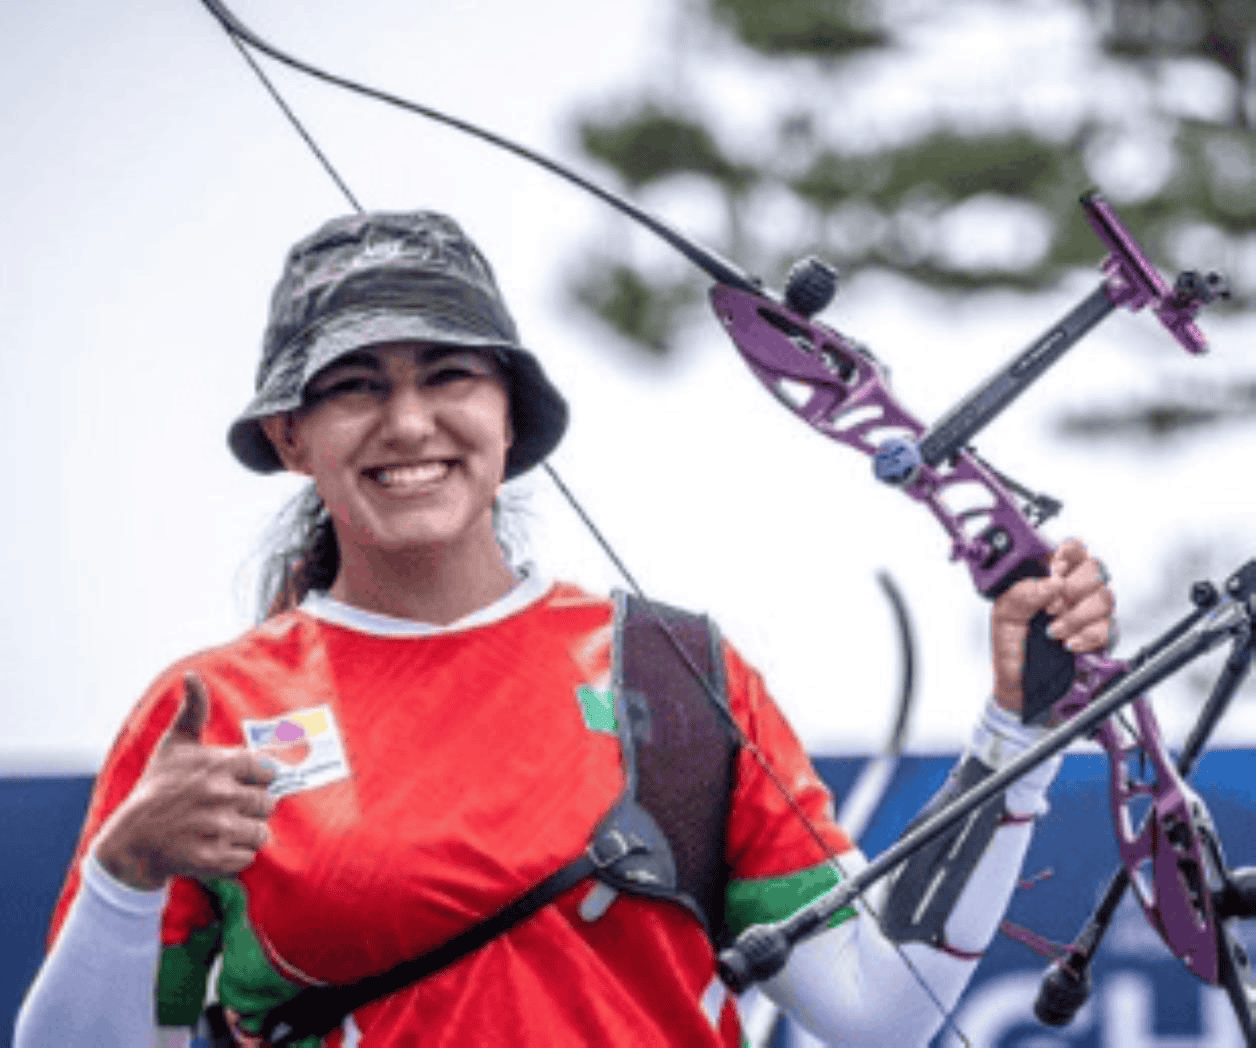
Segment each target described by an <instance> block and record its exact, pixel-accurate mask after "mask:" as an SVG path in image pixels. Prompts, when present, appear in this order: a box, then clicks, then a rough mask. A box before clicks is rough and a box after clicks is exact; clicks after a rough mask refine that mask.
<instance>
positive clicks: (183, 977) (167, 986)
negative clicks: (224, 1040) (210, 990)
mask: <svg viewBox="0 0 1256 1048" xmlns="http://www.w3.org/2000/svg"><path fill="white" fill-rule="evenodd" d="M221 932H222V928H221V927H220V926H219V925H218V924H217V923H214V924H211V925H209V926H208V927H206V928H197V929H196V931H194V932H192V934H191V935H189V936H188V940H187V942H185V943H183V945H181V946H167V947H165V949H163V950H162V951H161V967H160V968H159V969H158V971H157V1025H158V1026H195V1025H196V1020H197V1019H198V1018H199V1017H200V1014H201V1009H202V1008H204V1007H205V985H206V983H208V982H209V969H210V968H211V967H212V966H213V963H214V954H216V953H217V952H218V942H219V939H218V937H219V934H220V933H221Z"/></svg>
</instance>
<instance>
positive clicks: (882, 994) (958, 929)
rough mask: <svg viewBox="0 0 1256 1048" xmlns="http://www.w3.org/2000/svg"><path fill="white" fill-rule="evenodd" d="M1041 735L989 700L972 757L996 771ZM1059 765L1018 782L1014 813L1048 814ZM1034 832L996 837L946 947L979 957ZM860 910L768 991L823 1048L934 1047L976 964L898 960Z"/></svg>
mask: <svg viewBox="0 0 1256 1048" xmlns="http://www.w3.org/2000/svg"><path fill="white" fill-rule="evenodd" d="M1042 733H1043V729H1034V728H1025V727H1023V726H1022V725H1021V724H1020V722H1019V720H1018V719H1017V718H1016V717H1015V716H1014V715H1012V714H1009V713H1007V712H1006V711H1004V710H1002V709H1000V708H999V707H997V706H996V705H995V704H994V703H993V702H992V703H991V704H990V705H989V706H988V707H987V709H986V710H985V712H984V714H983V716H982V719H981V722H980V723H979V724H978V726H977V729H976V731H975V732H974V733H973V741H972V744H971V745H970V747H969V753H970V754H972V755H974V756H977V757H978V758H980V759H981V760H982V761H983V762H984V763H985V764H987V766H989V767H992V768H994V769H995V770H997V769H998V768H999V767H1000V766H1002V765H1005V764H1007V763H1008V762H1009V761H1010V760H1011V759H1012V758H1013V757H1015V756H1017V755H1018V754H1019V753H1021V752H1023V751H1024V750H1025V749H1026V748H1027V747H1028V746H1030V745H1032V743H1033V742H1034V741H1036V739H1037V738H1039V737H1040V736H1041V735H1042ZM1060 760H1061V758H1059V757H1055V758H1053V759H1051V760H1050V761H1047V762H1046V763H1045V764H1044V765H1040V766H1039V767H1038V768H1036V769H1034V770H1033V771H1031V772H1029V773H1027V774H1026V775H1024V776H1023V777H1021V778H1020V779H1018V780H1017V781H1016V782H1015V783H1013V784H1012V785H1011V786H1010V787H1009V788H1008V790H1007V793H1006V799H1005V804H1006V807H1007V810H1008V811H1009V812H1010V813H1012V814H1013V815H1024V816H1036V815H1041V814H1044V813H1045V812H1046V810H1047V802H1046V791H1047V787H1048V786H1049V785H1050V784H1051V781H1052V779H1054V778H1055V774H1056V772H1057V771H1058V770H1059V765H1060ZM1032 828H1033V827H1032V823H1031V822H1029V821H1023V822H1009V823H1006V824H1004V825H1002V826H1000V827H999V828H998V829H997V830H996V831H995V834H994V838H993V839H992V840H991V842H990V844H989V846H988V847H987V848H986V850H985V853H984V854H983V855H982V857H981V859H980V861H979V862H978V863H977V865H976V867H974V869H973V872H972V874H971V876H970V877H969V879H968V882H967V884H966V885H965V886H964V890H963V891H962V892H961V893H960V896H959V899H958V900H957V901H956V904H955V909H954V910H952V911H951V914H950V916H949V917H948V918H947V921H946V924H945V927H944V931H945V936H946V942H947V943H948V945H950V946H952V947H954V948H955V949H957V950H960V951H963V952H964V953H967V954H978V953H980V952H981V951H982V950H984V949H985V948H986V946H987V945H988V944H989V942H990V940H991V939H992V938H993V937H994V933H995V931H996V930H997V929H998V926H999V922H1000V921H1001V920H1002V919H1003V913H1004V911H1005V910H1006V909H1007V904H1008V902H1009V900H1010V899H1011V896H1012V892H1013V891H1014V890H1015V887H1016V881H1017V879H1018V877H1019V875H1020V868H1021V863H1022V861H1023V860H1024V857H1025V852H1026V850H1027V849H1028V847H1029V841H1030V837H1031V835H1032ZM841 864H842V867H843V869H844V871H845V873H846V875H847V876H850V875H852V874H854V873H855V872H857V871H858V870H859V869H862V868H863V866H865V865H866V864H867V860H866V859H864V857H863V855H862V853H860V852H859V851H857V850H853V851H850V852H848V853H846V854H845V855H843V856H841ZM882 884H884V882H882ZM871 894H872V896H873V897H872V899H871V901H870V905H871V907H872V909H873V910H875V909H876V908H877V904H878V902H879V896H880V895H882V894H883V893H878V892H877V891H876V890H875V889H874V890H873V892H872V893H871ZM856 909H857V911H858V916H857V917H855V918H854V919H853V920H849V921H846V922H845V923H844V924H841V925H839V926H838V927H836V928H833V929H830V930H829V931H826V932H822V933H821V934H820V935H817V936H815V937H814V938H812V939H810V940H808V941H806V942H804V943H801V944H800V945H798V946H796V947H795V948H794V951H793V953H792V954H791V955H790V959H789V962H788V963H787V964H786V965H785V967H784V968H783V969H782V970H781V972H780V974H778V975H777V976H775V977H774V978H773V979H771V980H769V981H768V982H766V983H764V985H763V991H764V993H766V994H767V995H768V996H769V997H770V998H771V999H772V1000H773V1001H774V1002H775V1003H776V1004H777V1005H778V1006H779V1007H780V1008H782V1009H783V1010H784V1011H786V1012H788V1013H789V1014H790V1015H791V1016H792V1017H793V1018H794V1019H796V1020H797V1021H798V1022H799V1023H801V1024H802V1025H803V1026H804V1027H805V1028H806V1029H807V1030H809V1031H810V1032H811V1033H813V1034H814V1035H815V1036H816V1037H819V1038H820V1039H821V1040H822V1041H824V1042H825V1043H826V1044H834V1045H886V1044H893V1045H904V1046H909V1045H927V1044H928V1043H929V1041H930V1039H931V1038H932V1037H933V1036H934V1034H935V1033H936V1032H937V1030H938V1028H939V1027H940V1026H941V1025H942V1022H943V1017H944V1016H945V1015H947V1014H949V1013H950V1012H951V1011H952V1010H953V1009H954V1007H955V1005H956V1003H957V1002H958V1001H959V998H960V995H961V994H962V993H963V992H964V987H965V986H967V984H968V980H969V978H970V977H971V976H972V973H973V971H974V969H975V968H976V967H977V959H976V958H975V957H972V958H966V957H961V956H957V955H955V954H952V953H947V952H945V951H943V950H939V949H936V948H934V947H932V946H929V945H926V944H924V943H914V942H913V943H907V944H905V945H903V946H902V947H901V952H902V954H903V956H900V955H899V949H896V948H895V945H894V944H893V943H891V942H889V941H888V940H887V939H886V938H885V936H884V935H883V934H882V932H881V929H880V926H879V924H878V922H877V919H876V917H875V916H874V915H873V913H870V912H869V908H868V905H865V904H864V902H863V901H862V900H860V901H859V903H858V904H857V906H856ZM904 957H905V958H906V960H904ZM907 962H910V964H911V968H909V967H908V963H907ZM912 969H914V970H915V974H913V972H912ZM917 976H919V978H917ZM926 987H928V989H926Z"/></svg>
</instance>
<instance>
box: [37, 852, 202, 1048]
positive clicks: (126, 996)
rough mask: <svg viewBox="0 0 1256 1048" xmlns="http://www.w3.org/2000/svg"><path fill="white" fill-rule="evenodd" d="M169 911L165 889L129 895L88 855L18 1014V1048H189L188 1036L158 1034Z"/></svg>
mask: <svg viewBox="0 0 1256 1048" xmlns="http://www.w3.org/2000/svg"><path fill="white" fill-rule="evenodd" d="M165 905H166V891H165V889H162V890H161V891H153V892H146V891H137V890H135V889H134V888H129V887H127V886H126V885H124V884H121V883H119V882H118V881H116V880H114V879H113V878H112V877H111V876H109V874H108V873H107V872H105V869H104V867H102V866H101V865H100V863H99V862H97V860H96V856H95V854H94V853H93V854H89V855H88V857H87V858H86V859H84V860H83V883H82V887H81V888H80V889H79V893H78V896H77V898H75V900H74V903H73V905H71V907H70V911H69V913H68V914H67V915H66V919H65V924H64V925H63V926H62V928H61V934H60V935H59V936H58V937H57V941H56V944H55V945H54V946H53V948H52V951H51V952H50V953H49V954H48V956H47V957H46V958H45V959H44V963H43V966H42V967H41V968H40V969H39V973H38V974H37V975H36V976H35V981H34V983H33V984H32V985H31V988H30V992H29V993H27V995H26V1000H25V1001H24V1002H23V1003H22V1008H21V1010H20V1011H19V1012H18V1016H17V1026H16V1029H15V1032H14V1040H13V1048H64V1046H66V1045H87V1044H99V1045H118V1046H120V1048H121V1046H125V1048H131V1046H143V1045H155V1044H160V1045H162V1046H163V1048H186V1045H187V1044H188V1040H189V1035H188V1032H187V1031H186V1030H181V1031H180V1030H164V1029H163V1030H160V1031H159V1030H158V1028H157V1026H156V1003H155V998H156V987H157V965H158V962H159V959H160V955H161V914H162V910H163V909H164V908H165Z"/></svg>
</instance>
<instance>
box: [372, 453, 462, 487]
mask: <svg viewBox="0 0 1256 1048" xmlns="http://www.w3.org/2000/svg"><path fill="white" fill-rule="evenodd" d="M455 465H457V459H429V460H427V461H424V462H406V463H399V462H397V463H389V464H388V465H384V466H372V467H371V468H370V469H364V470H363V471H362V475H363V476H364V477H366V478H367V479H368V480H370V481H371V482H372V483H373V484H374V485H375V486H377V487H379V488H382V489H383V490H385V491H387V492H388V493H389V494H393V495H412V494H417V493H421V492H424V491H427V490H429V489H431V488H434V487H436V486H437V485H438V484H440V482H441V481H443V480H444V479H445V478H446V477H448V476H449V474H450V472H451V471H452V470H453V468H454V466H455Z"/></svg>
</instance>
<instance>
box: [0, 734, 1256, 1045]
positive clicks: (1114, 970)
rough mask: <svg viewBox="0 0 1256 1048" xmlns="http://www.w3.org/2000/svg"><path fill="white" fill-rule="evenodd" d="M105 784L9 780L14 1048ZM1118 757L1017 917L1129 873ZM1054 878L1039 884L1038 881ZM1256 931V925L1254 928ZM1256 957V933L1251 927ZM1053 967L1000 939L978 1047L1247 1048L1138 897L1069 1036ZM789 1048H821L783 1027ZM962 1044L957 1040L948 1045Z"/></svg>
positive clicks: (897, 789) (1242, 826)
mask: <svg viewBox="0 0 1256 1048" xmlns="http://www.w3.org/2000/svg"><path fill="white" fill-rule="evenodd" d="M954 760H955V758H954V757H951V756H939V757H918V756H917V757H904V758H902V759H900V760H899V761H898V762H897V764H896V765H895V766H894V767H893V769H892V774H890V775H889V776H888V778H887V780H886V782H885V784H884V788H883V790H879V791H878V793H879V796H874V797H873V798H872V801H871V803H870V805H869V807H868V810H867V811H866V812H865V813H864V814H865V816H866V817H865V818H861V822H863V823H864V826H863V830H862V833H861V834H860V835H859V843H860V845H861V847H862V848H863V849H864V851H865V852H866V853H867V854H869V855H875V854H876V853H877V852H879V851H881V850H882V849H884V848H885V847H887V846H888V845H889V844H891V843H892V842H893V841H894V840H895V839H896V838H897V836H898V835H899V834H900V833H901V832H902V829H903V827H904V826H905V825H906V824H907V822H908V821H909V820H910V819H911V818H912V816H914V815H915V814H916V812H918V811H919V810H920V808H921V806H922V805H923V804H924V803H925V801H926V800H927V799H928V798H929V797H930V796H931V795H932V794H933V793H934V792H935V791H936V790H937V789H938V788H939V787H940V786H941V785H942V782H943V780H944V779H945V777H946V773H947V771H948V770H949V769H950V767H951V765H952V764H953V763H954ZM816 767H817V769H818V771H819V772H820V774H821V776H823V778H824V779H825V781H826V782H828V784H829V785H830V787H831V788H832V789H833V792H834V795H835V796H836V797H838V798H839V799H840V798H843V797H845V796H847V795H848V794H849V793H850V792H851V791H852V789H853V788H854V786H855V784H856V783H857V781H858V780H859V777H860V774H861V772H863V771H865V770H866V769H867V767H868V762H867V761H866V760H865V759H863V758H857V757H842V758H833V757H821V758H817V759H816ZM1254 769H1256V751H1253V750H1247V749H1244V750H1214V751H1210V752H1208V753H1207V754H1206V755H1205V756H1204V758H1203V760H1202V761H1201V762H1200V764H1199V767H1198V769H1197V771H1196V772H1195V774H1194V775H1193V776H1192V780H1191V781H1192V784H1193V785H1194V786H1195V788H1196V789H1197V790H1198V791H1199V793H1200V794H1201V796H1202V797H1203V798H1204V800H1205V802H1206V803H1207V804H1208V806H1209V808H1210V810H1211V812H1212V815H1213V819H1214V821H1215V822H1216V825H1217V829H1218V830H1219V831H1220V835H1221V839H1222V841H1223V842H1224V843H1225V846H1226V849H1227V855H1226V858H1227V860H1228V861H1229V864H1230V865H1231V866H1235V867H1237V866H1246V865H1256V775H1253V770H1254ZM90 790H91V779H90V777H87V776H81V777H74V778H51V777H50V778H23V779H0V834H2V835H3V840H4V841H5V844H6V849H7V854H8V855H9V861H8V862H7V863H6V864H4V866H3V868H2V869H0V931H2V933H3V942H4V948H3V950H0V1029H3V1031H4V1034H3V1037H4V1041H3V1043H4V1044H6V1045H8V1044H9V1043H10V1040H11V1037H12V1028H13V1018H14V1016H15V1014H16V1012H17V1008H18V1005H19V1003H20V1001H21V997H22V994H23V993H24V992H25V990H26V987H27V986H28V985H29V983H30V981H31V979H32V978H33V977H34V974H35V970H36V969H37V967H38V965H39V960H40V958H41V956H42V953H43V939H44V935H45V933H46V930H47V926H48V920H49V916H50V914H51V911H52V906H53V903H54V901H55V899H56V895H57V891H58V889H59V887H60V884H61V881H62V879H63V877H64V875H65V870H66V864H67V863H68V861H69V858H70V854H71V852H72V850H73V847H74V843H75V840H76V837H77V834H78V828H79V825H80V824H81V822H82V819H83V815H84V812H85V810H86V806H87V799H88V795H89V793H90ZM1116 866H1117V852H1116V845H1115V842H1114V840H1113V835H1112V827H1111V815H1110V813H1109V802H1108V768H1107V761H1106V758H1105V757H1103V756H1101V755H1098V754H1095V755H1090V754H1073V755H1070V756H1069V757H1067V758H1066V759H1065V761H1064V766H1063V769H1062V770H1061V772H1060V776H1059V778H1058V779H1057V780H1056V783H1055V785H1054V786H1053V787H1052V790H1051V811H1050V813H1049V814H1048V815H1047V816H1045V817H1044V818H1043V819H1041V820H1040V821H1039V824H1038V827H1037V830H1036V833H1035V837H1034V843H1033V845H1032V847H1031V848H1030V851H1029V855H1028V858H1027V860H1026V863H1025V868H1024V875H1025V878H1026V879H1027V880H1029V879H1032V880H1033V885H1032V887H1030V888H1027V889H1022V890H1020V891H1018V892H1017V893H1016V896H1015V898H1014V899H1013V902H1012V906H1011V908H1010V910H1009V912H1008V918H1009V919H1010V920H1012V921H1014V922H1015V923H1016V924H1019V925H1021V926H1023V927H1025V928H1028V929H1030V930H1032V931H1034V932H1037V933H1038V934H1040V935H1043V936H1045V937H1047V938H1049V939H1052V940H1054V941H1056V942H1060V943H1065V942H1068V941H1069V940H1071V939H1072V938H1073V936H1074V935H1076V934H1077V932H1078V931H1079V930H1080V928H1081V925H1082V924H1083V922H1084V921H1085V920H1086V918H1087V917H1088V916H1089V914H1090V911H1091V909H1092V908H1093V906H1094V904H1095V903H1096V901H1097V898H1098V893H1099V892H1101V891H1102V888H1103V887H1104V885H1106V883H1107V880H1108V877H1109V876H1110V875H1111V873H1112V872H1113V871H1114V870H1115V869H1116ZM1038 874H1043V876H1041V877H1038V876H1036V875H1038ZM1253 930H1256V929H1253ZM1239 938H1240V940H1241V941H1242V942H1243V943H1244V945H1245V946H1246V947H1247V948H1248V950H1249V952H1250V951H1252V950H1256V935H1252V934H1249V933H1248V931H1247V929H1245V928H1242V927H1240V929H1239ZM1045 967H1046V962H1045V961H1043V960H1041V959H1040V958H1038V957H1037V956H1035V955H1034V954H1033V953H1032V952H1031V951H1030V950H1029V949H1028V948H1026V947H1025V946H1023V945H1021V944H1020V943H1018V942H1014V941H1012V940H1010V939H1006V938H1004V937H1003V936H999V937H998V938H997V939H996V941H995V943H994V944H993V946H992V947H991V949H990V951H989V953H988V954H987V956H986V957H985V958H984V959H983V960H982V962H981V964H980V966H979V968H978V971H977V974H976V977H975V978H974V980H973V982H972V984H971V985H970V987H969V989H968V992H967V993H966V994H965V996H964V999H963V1001H962V1003H961V1005H960V1008H959V1009H958V1011H957V1012H956V1014H955V1021H956V1024H957V1025H958V1026H959V1028H960V1029H962V1030H963V1031H964V1034H965V1036H966V1037H967V1038H968V1040H969V1043H970V1044H971V1045H972V1046H973V1048H1012V1046H1019V1048H1063V1046H1076V1048H1098V1046H1103V1048H1193V1046H1200V1048H1203V1046H1205V1045H1207V1046H1208V1048H1229V1046H1231V1045H1233V1046H1234V1048H1242V1039H1241V1037H1240V1036H1239V1033H1238V1028H1237V1025H1236V1023H1235V1020H1234V1017H1233V1015H1232V1014H1231V1012H1230V1006H1229V1002H1228V1000H1227V998H1226V996H1225V994H1224V993H1223V992H1222V991H1221V990H1218V989H1214V988H1212V987H1209V986H1206V985H1205V984H1204V983H1202V982H1200V981H1199V980H1198V979H1196V978H1194V977H1193V976H1192V975H1190V974H1189V973H1188V972H1187V971H1186V970H1185V968H1184V967H1183V966H1182V964H1181V963H1180V962H1178V961H1177V960H1175V959H1174V958H1173V957H1171V956H1170V955H1169V952H1168V950H1167V949H1166V948H1165V946H1164V944H1163V943H1162V942H1161V941H1160V939H1159V938H1158V936H1157V935H1156V933H1155V932H1154V931H1153V930H1152V929H1151V928H1150V927H1149V926H1148V925H1147V923H1146V921H1145V920H1144V919H1143V916H1142V912H1141V911H1140V910H1139V908H1138V906H1137V905H1136V904H1135V903H1134V902H1133V901H1132V899H1130V898H1127V900H1126V902H1125V903H1124V904H1123V905H1122V907H1121V909H1120V911H1119V912H1118V914H1117V916H1116V919H1115V920H1114V922H1113V925H1112V927H1111V929H1110V930H1109V933H1108V936H1107V938H1106V939H1105V942H1104V945H1103V947H1102V949H1101V950H1100V952H1099V954H1098V956H1097V957H1096V960H1095V963H1094V967H1093V972H1094V976H1095V990H1094V993H1093V995H1092V998H1091V1001H1090V1003H1089V1004H1088V1005H1087V1006H1086V1007H1085V1008H1084V1009H1083V1010H1082V1012H1081V1013H1080V1014H1079V1016H1078V1018H1077V1020H1076V1021H1075V1022H1074V1024H1073V1025H1072V1026H1070V1027H1067V1028H1064V1029H1050V1028H1047V1027H1043V1026H1040V1025H1039V1024H1038V1023H1037V1022H1036V1021H1035V1020H1034V1018H1033V1012H1032V1008H1033V1000H1034V997H1035V995H1036V994H1037V991H1038V983H1039V980H1040V978H1041V975H1042V972H1043V970H1044V969H1045ZM772 1042H773V1044H774V1045H775V1046H776V1048H804V1046H807V1048H809V1046H812V1045H814V1044H816V1043H817V1042H815V1041H813V1040H810V1039H809V1038H807V1037H806V1036H805V1035H803V1034H802V1033H801V1032H800V1031H798V1030H796V1029H791V1028H789V1027H788V1026H787V1024H784V1023H782V1024H780V1026H779V1027H778V1029H777V1030H776V1032H775V1034H774V1036H773V1038H772ZM936 1043H937V1044H939V1045H946V1046H947V1048H950V1046H951V1045H953V1044H958V1043H959V1041H958V1039H957V1038H955V1037H954V1035H953V1034H951V1035H946V1034H943V1035H941V1036H939V1037H938V1038H937V1039H936Z"/></svg>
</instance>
